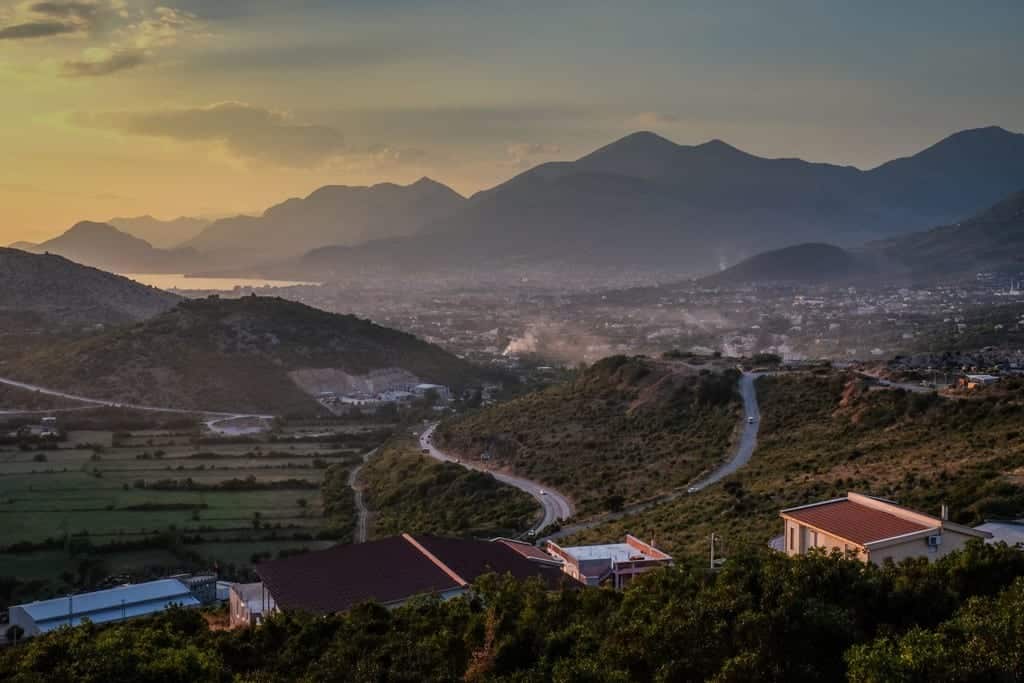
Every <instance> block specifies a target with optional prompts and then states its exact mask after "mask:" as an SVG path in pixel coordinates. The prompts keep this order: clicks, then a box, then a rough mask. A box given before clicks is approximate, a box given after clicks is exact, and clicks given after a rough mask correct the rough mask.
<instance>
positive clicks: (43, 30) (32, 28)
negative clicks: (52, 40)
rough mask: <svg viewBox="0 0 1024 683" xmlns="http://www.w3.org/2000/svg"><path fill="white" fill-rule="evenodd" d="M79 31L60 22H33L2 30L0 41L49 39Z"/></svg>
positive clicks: (0, 31)
mask: <svg viewBox="0 0 1024 683" xmlns="http://www.w3.org/2000/svg"><path fill="white" fill-rule="evenodd" d="M77 30H78V29H77V28H76V27H75V26H73V25H71V24H65V23H62V22H59V21H32V22H28V23H24V24H14V25H12V26H5V27H4V28H0V40H24V39H27V38H49V37H50V36H59V35H61V34H64V33H74V32H75V31H77Z"/></svg>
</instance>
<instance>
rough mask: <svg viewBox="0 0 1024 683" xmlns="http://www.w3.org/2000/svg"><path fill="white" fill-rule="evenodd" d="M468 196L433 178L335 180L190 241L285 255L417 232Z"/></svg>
mask: <svg viewBox="0 0 1024 683" xmlns="http://www.w3.org/2000/svg"><path fill="white" fill-rule="evenodd" d="M463 201H464V199H463V198H462V197H461V196H460V195H458V194H457V193H456V192H455V191H454V190H452V189H451V188H449V187H447V186H445V185H442V184H440V183H437V182H435V181H433V180H430V179H429V178H423V179H421V180H419V181H417V182H415V183H412V184H411V185H406V186H400V185H395V184H392V183H381V184H379V185H373V186H372V187H347V186H342V185H329V186H326V187H321V188H320V189H318V190H316V191H315V192H313V193H312V194H310V195H309V196H308V197H305V198H304V199H300V198H292V199H289V200H287V201H285V202H282V203H281V204H278V205H276V206H272V207H270V208H269V209H267V210H266V211H265V212H264V213H263V215H262V216H259V217H252V216H238V217H234V218H225V219H222V220H218V221H215V222H214V223H212V224H211V225H210V226H209V227H207V228H206V229H204V230H203V231H202V232H201V233H200V234H198V235H197V236H196V237H194V238H193V239H191V240H189V241H188V242H187V243H186V246H190V247H193V248H195V249H197V250H199V251H202V252H217V251H223V250H230V249H237V248H239V247H245V248H248V249H254V250H256V251H259V252H260V253H263V254H264V255H265V256H266V258H270V257H271V256H273V257H276V258H280V257H281V256H282V255H298V254H301V253H303V252H306V251H309V250H311V249H316V248H318V247H325V246H329V245H353V244H360V243H363V242H367V241H370V240H374V239H385V238H389V237H400V236H408V235H413V234H415V233H417V232H418V231H419V230H421V229H422V228H423V227H424V226H425V225H427V224H428V223H429V222H430V221H432V220H436V219H438V218H441V217H443V216H447V215H448V214H450V213H452V212H453V211H455V210H456V209H457V208H458V207H459V206H460V205H461V204H462V203H463ZM249 258H251V256H250V257H249Z"/></svg>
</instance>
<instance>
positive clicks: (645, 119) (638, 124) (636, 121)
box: [626, 111, 686, 128]
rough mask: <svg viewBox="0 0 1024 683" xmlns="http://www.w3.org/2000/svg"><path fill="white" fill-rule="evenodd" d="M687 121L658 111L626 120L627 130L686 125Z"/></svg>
mask: <svg viewBox="0 0 1024 683" xmlns="http://www.w3.org/2000/svg"><path fill="white" fill-rule="evenodd" d="M685 121H686V119H684V118H683V117H682V116H677V115H675V114H666V113H663V112H657V111H644V112H640V113H639V114H634V115H633V116H630V117H629V118H628V119H626V127H627V128H660V127H662V126H672V125H676V124H679V123H684V122H685Z"/></svg>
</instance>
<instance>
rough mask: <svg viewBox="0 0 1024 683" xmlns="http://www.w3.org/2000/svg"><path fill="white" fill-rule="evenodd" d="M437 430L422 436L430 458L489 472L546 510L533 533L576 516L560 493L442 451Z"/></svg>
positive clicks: (432, 426)
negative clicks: (436, 433) (434, 437)
mask: <svg viewBox="0 0 1024 683" xmlns="http://www.w3.org/2000/svg"><path fill="white" fill-rule="evenodd" d="M435 429H437V423H434V424H432V425H430V426H429V427H427V428H426V429H425V430H424V431H423V433H422V434H420V448H421V449H423V450H425V451H426V452H427V454H428V455H430V457H432V458H434V459H435V460H440V461H442V462H454V463H457V464H459V465H462V466H463V467H465V468H466V469H470V470H476V471H478V472H487V473H488V474H490V475H491V476H493V477H494V478H495V479H497V480H498V481H500V482H502V483H504V484H508V485H509V486H514V487H516V488H517V489H519V490H520V491H523V492H525V493H528V494H530V495H531V496H533V497H534V499H536V501H537V502H538V503H540V504H541V507H542V508H544V516H543V517H541V519H540V521H539V522H537V523H536V524H535V525H534V526H533V527H532V528H531V529H530V531H531V532H532V533H536V532H538V531H540V530H541V529H543V528H545V527H547V526H549V525H551V524H554V523H555V522H557V521H560V520H563V519H569V518H570V517H572V516H573V514H575V512H576V508H575V507H574V506H573V504H572V501H570V500H569V498H568V497H567V496H565V495H563V494H561V493H559V492H558V491H554V490H552V489H550V488H548V487H546V486H544V485H543V484H539V483H537V482H535V481H531V480H529V479H524V478H523V477H517V476H515V475H512V474H506V473H504V472H495V471H494V470H490V469H488V468H486V467H483V466H480V465H476V464H473V463H467V462H462V461H461V460H460V459H458V458H455V457H453V456H450V455H448V454H447V453H445V452H444V451H441V450H440V449H438V448H437V447H436V446H435V445H434V442H433V436H434V430H435Z"/></svg>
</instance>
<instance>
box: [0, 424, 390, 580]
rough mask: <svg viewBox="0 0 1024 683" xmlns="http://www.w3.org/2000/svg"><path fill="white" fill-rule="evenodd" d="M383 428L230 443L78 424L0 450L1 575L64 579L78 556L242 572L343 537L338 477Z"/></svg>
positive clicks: (116, 568) (294, 432)
mask: <svg viewBox="0 0 1024 683" xmlns="http://www.w3.org/2000/svg"><path fill="white" fill-rule="evenodd" d="M386 434H387V432H386V430H385V429H384V428H382V426H381V425H369V426H356V427H354V428H346V429H335V430H334V431H332V430H331V429H329V428H325V427H324V426H313V427H303V428H295V429H288V428H285V429H282V430H279V431H278V432H275V433H274V435H273V437H267V436H264V437H263V438H261V439H252V438H249V439H235V440H231V439H215V438H203V437H201V436H200V432H199V430H198V429H197V430H195V431H169V430H164V431H160V430H151V431H139V432H133V433H124V432H120V433H114V432H109V431H107V432H103V431H88V432H85V431H82V432H70V433H69V434H68V435H67V438H66V439H65V440H63V441H61V442H59V443H45V444H33V445H30V446H28V447H25V446H15V445H0V578H2V577H5V576H6V577H17V578H18V579H19V580H22V581H25V580H32V579H39V580H45V581H58V582H59V581H64V582H65V583H66V582H67V581H68V577H69V576H72V575H75V574H76V572H78V570H77V569H76V567H80V566H82V567H84V566H86V565H89V563H92V564H94V565H96V566H99V567H101V568H102V572H105V574H103V576H106V575H115V574H118V573H130V574H133V573H135V572H142V571H144V570H147V569H148V570H151V571H152V572H156V571H167V570H172V571H173V570H177V569H188V570H197V569H203V568H208V567H211V566H213V565H217V566H220V567H224V566H231V567H235V568H239V569H238V570H244V568H245V567H249V566H251V564H252V563H253V561H255V560H262V559H267V558H270V557H277V556H279V555H280V554H281V553H290V552H298V551H301V550H305V549H313V548H320V547H325V546H327V545H330V544H332V543H335V542H338V541H342V542H344V541H348V540H350V539H351V533H352V527H353V524H354V521H355V509H354V504H353V503H352V500H351V499H350V498H349V497H347V496H346V493H347V491H346V490H344V489H342V490H340V491H339V487H338V484H337V483H338V482H345V481H347V477H348V473H349V471H350V468H351V467H353V466H355V465H356V464H358V463H360V462H362V454H363V453H364V452H365V451H366V450H369V448H373V447H374V446H375V445H377V444H378V443H379V442H380V441H378V439H380V440H383V438H385V437H386ZM325 478H329V479H330V480H331V481H332V482H333V484H332V486H333V489H332V493H331V498H330V504H329V505H325V500H324V495H325V494H324V492H323V491H322V486H323V485H324V482H325ZM85 560H87V562H85ZM83 562H85V564H83ZM89 566H92V565H89ZM81 571H83V572H84V571H86V570H85V569H82V570H81ZM91 571H93V572H96V571H101V570H98V569H93V570H91ZM99 578H102V576H101V577H99Z"/></svg>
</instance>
